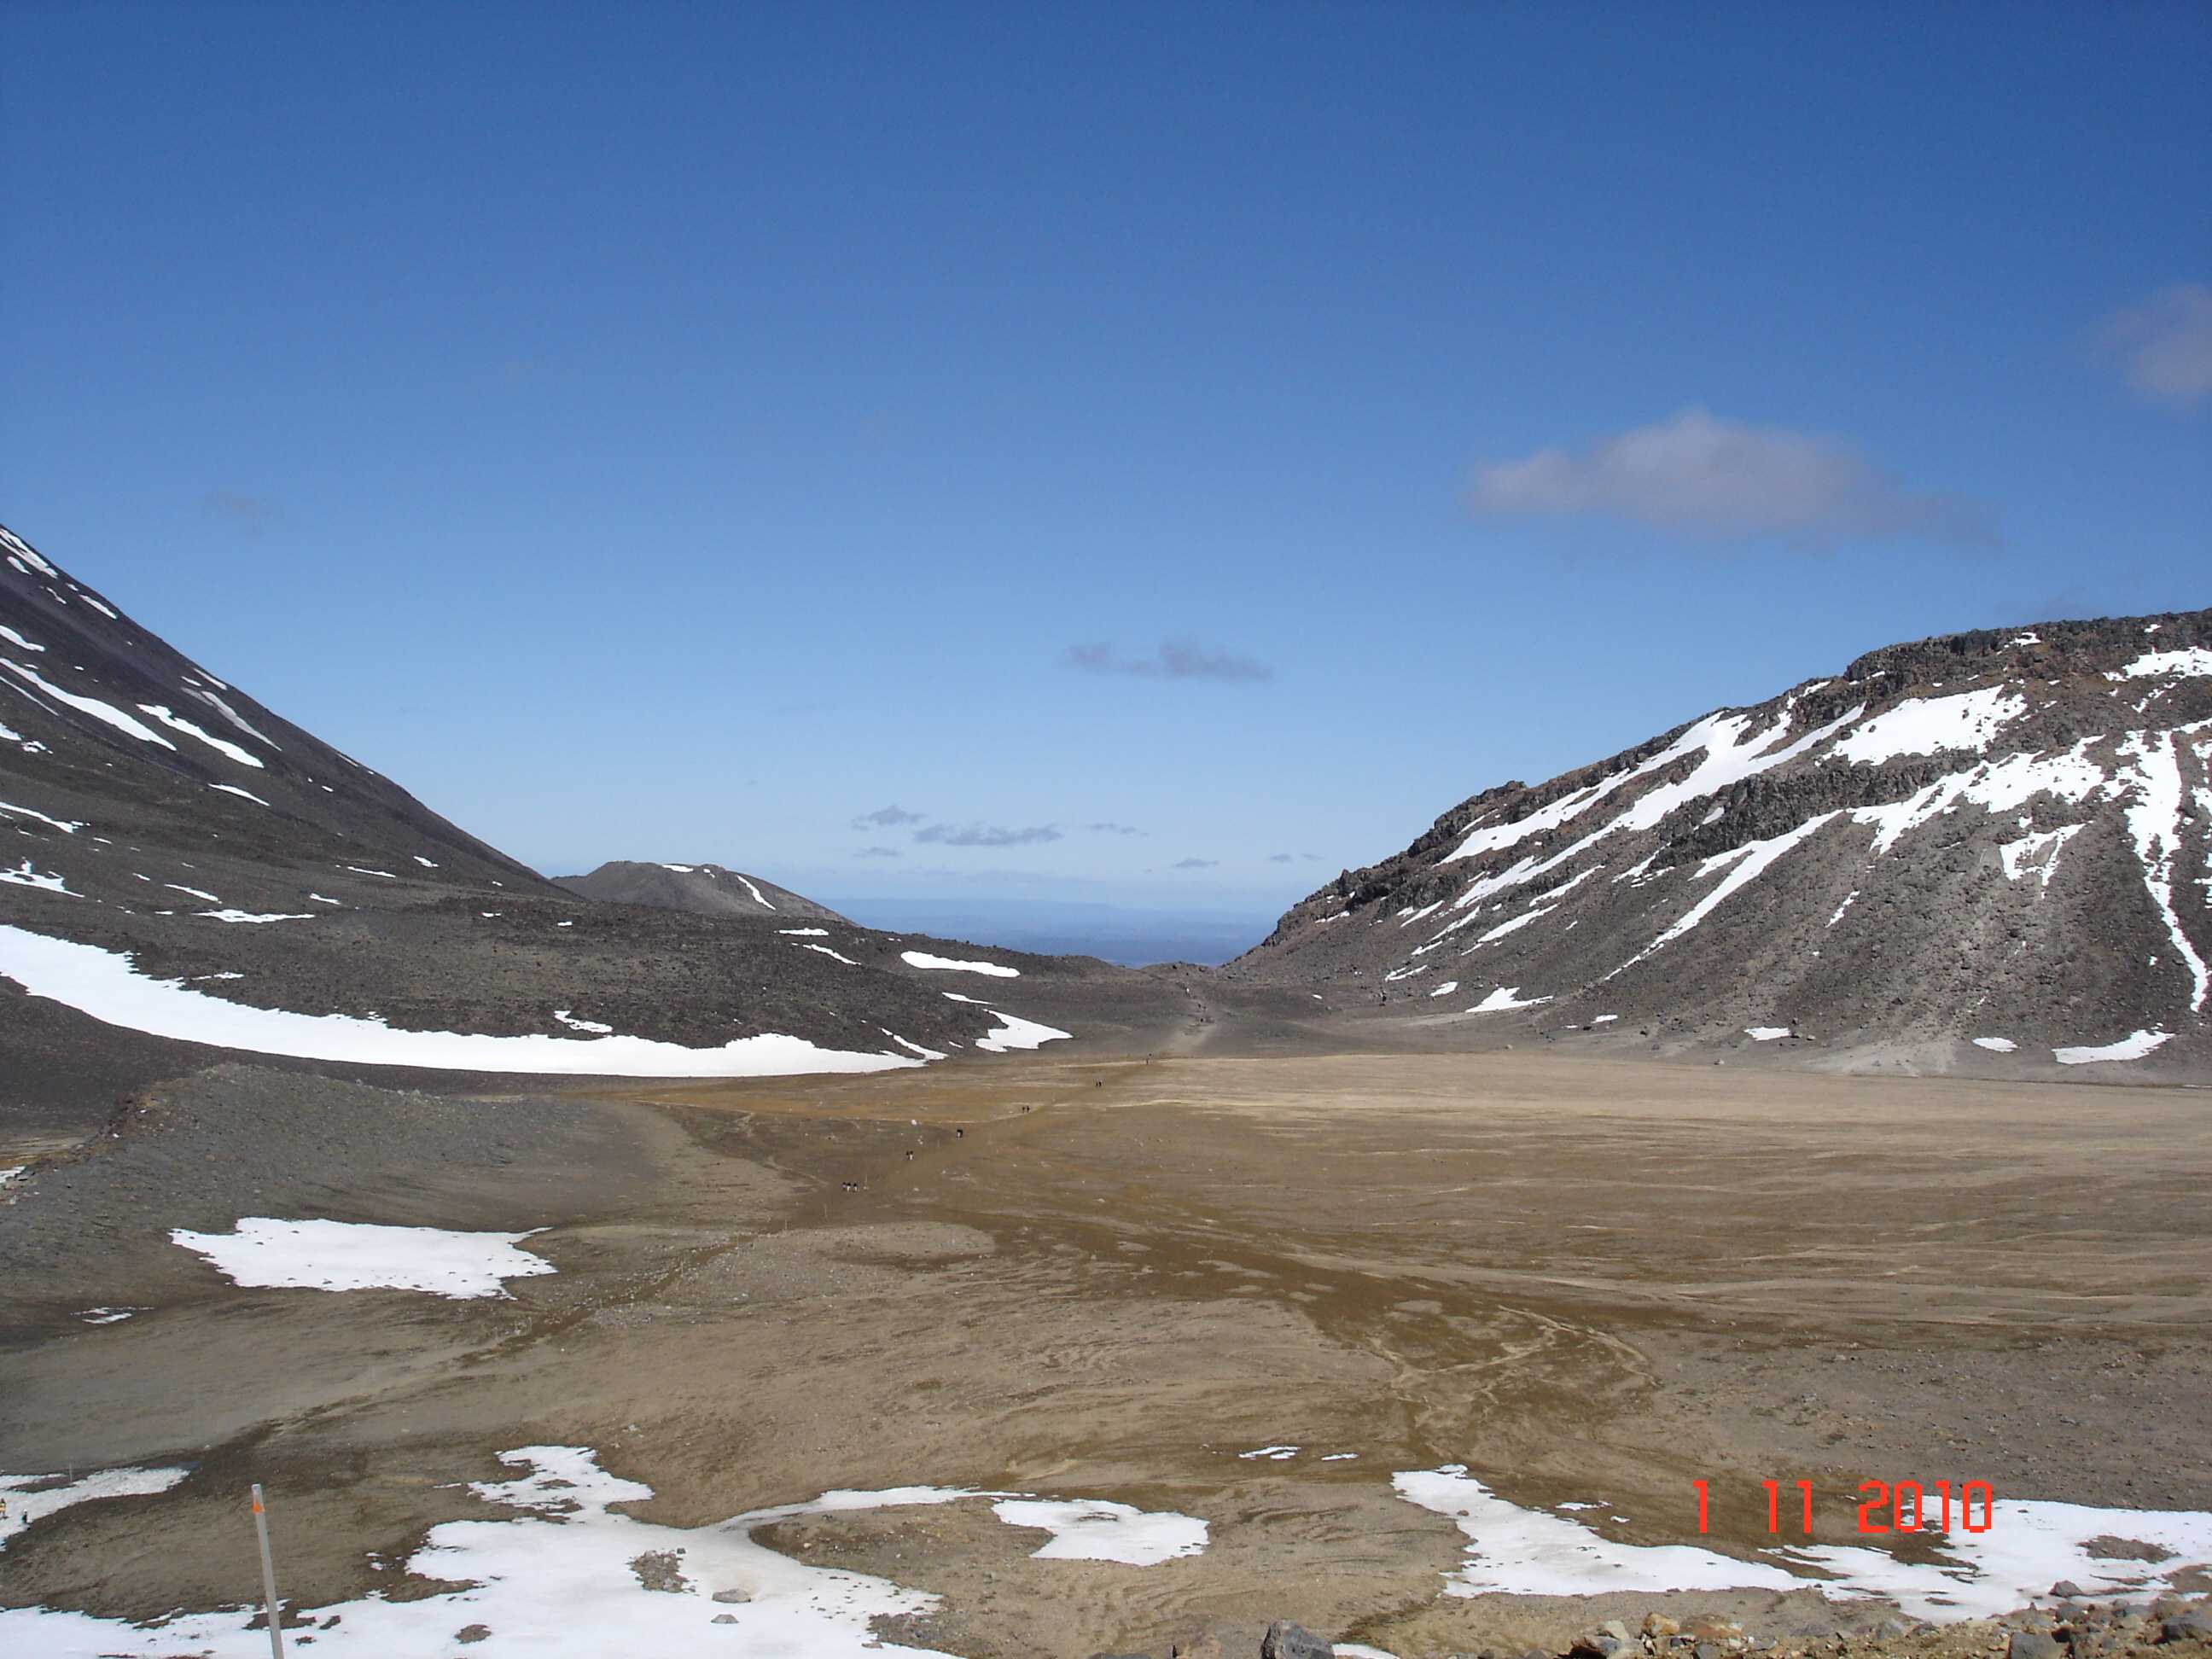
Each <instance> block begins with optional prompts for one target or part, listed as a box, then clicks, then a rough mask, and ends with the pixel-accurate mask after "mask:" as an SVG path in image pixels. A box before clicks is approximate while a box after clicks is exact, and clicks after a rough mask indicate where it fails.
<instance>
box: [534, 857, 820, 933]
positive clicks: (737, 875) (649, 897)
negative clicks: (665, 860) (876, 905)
mask: <svg viewBox="0 0 2212 1659" xmlns="http://www.w3.org/2000/svg"><path fill="white" fill-rule="evenodd" d="M553 879H554V880H555V881H556V882H557V883H558V884H560V885H562V886H563V887H565V888H567V889H568V890H569V891H570V892H572V893H581V894H582V895H583V896H585V897H586V898H591V899H600V900H604V901H605V902H609V903H612V904H644V905H650V906H651V907H653V908H654V909H657V910H688V911H690V913H691V914H692V915H701V916H744V917H747V918H750V919H751V920H754V921H766V920H768V919H769V918H771V917H781V918H782V919H783V920H784V921H792V920H793V919H797V920H799V921H836V922H843V923H844V925H845V926H847V927H851V926H852V924H851V923H850V922H849V921H846V919H845V918H844V917H843V916H841V915H838V914H837V913H836V911H835V910H832V909H831V908H829V906H828V905H826V904H817V903H816V902H814V901H813V900H812V899H811V898H805V897H802V896H800V895H799V894H797V893H794V892H793V891H792V890H790V889H789V888H787V887H779V886H777V885H776V884H775V883H774V882H772V881H769V880H766V879H765V878H762V877H760V876H749V875H746V874H745V873H744V872H743V871H741V870H726V869H724V868H723V867H722V866H720V865H719V864H640V863H635V862H632V861H631V860H628V859H617V860H613V861H612V862H611V863H607V864H603V865H601V866H599V868H598V869H596V870H594V871H592V873H591V874H589V875H588V876H556V877H554V878H553Z"/></svg>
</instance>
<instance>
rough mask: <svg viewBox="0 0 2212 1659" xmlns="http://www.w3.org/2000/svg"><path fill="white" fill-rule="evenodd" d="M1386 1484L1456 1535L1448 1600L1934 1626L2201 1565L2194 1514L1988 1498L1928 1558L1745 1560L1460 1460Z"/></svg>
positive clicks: (2198, 1517) (2153, 1584)
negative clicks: (1880, 1609) (1754, 1609)
mask: <svg viewBox="0 0 2212 1659" xmlns="http://www.w3.org/2000/svg"><path fill="white" fill-rule="evenodd" d="M1392 1484H1393V1485H1394V1486H1395V1487H1396V1489H1397V1492H1398V1495H1399V1496H1400V1497H1401V1498H1404V1499H1406V1500H1407V1502H1408V1503H1412V1504H1419V1506H1420V1507H1421V1508H1423V1509H1425V1510H1433V1511H1434V1512H1435V1513H1437V1514H1438V1515H1443V1516H1450V1517H1451V1518H1452V1519H1453V1520H1454V1521H1455V1522H1458V1524H1459V1528H1460V1530H1461V1531H1462V1533H1464V1534H1467V1537H1468V1549H1467V1560H1466V1562H1465V1564H1464V1565H1462V1567H1461V1568H1460V1569H1459V1570H1458V1571H1456V1572H1455V1573H1453V1574H1451V1575H1450V1576H1449V1577H1448V1578H1447V1579H1446V1580H1445V1583H1444V1589H1445V1593H1446V1594H1448V1595H1463V1596H1464V1595H1491V1594H1505V1595H1602V1594H1606V1593H1607V1592H1611V1591H1619V1590H1632V1591H1641V1592H1646V1593H1656V1592H1661V1591H1666V1590H1697V1589H1778V1590H1779V1589H1817V1590H1818V1591H1820V1594H1821V1595H1824V1596H1826V1597H1827V1598H1828V1599H1830V1600H1831V1601H1839V1600H1850V1599H1852V1598H1854V1597H1858V1596H1867V1595H1887V1596H1892V1597H1894V1598H1895V1599H1896V1601H1897V1602H1898V1604H1899V1606H1900V1607H1903V1608H1904V1609H1905V1612H1906V1613H1909V1614H1911V1616H1913V1617H1915V1618H1918V1619H1926V1620H1931V1621H1935V1622H1943V1621H1947V1620H1965V1619H1984V1618H1990V1617H1992V1616H1994V1615H1995V1614H1997V1613H2005V1612H2008V1611H2010V1610H2011V1609H2012V1608H2014V1607H2021V1606H2024V1605H2026V1604H2027V1602H2028V1601H2030V1600H2031V1599H2033V1598H2035V1597H2039V1596H2042V1595H2045V1594H2046V1593H2047V1592H2048V1591H2049V1589H2050V1588H2051V1585H2052V1584H2053V1583H2057V1581H2058V1580H2060V1579H2065V1578H2070V1579H2072V1580H2073V1581H2074V1582H2075V1583H2077V1584H2079V1585H2081V1587H2082V1589H2083V1590H2084V1591H2085V1592H2086V1593H2087V1595H2091V1596H2096V1597H2100V1598H2101V1597H2104V1596H2117V1595H2126V1596H2128V1597H2130V1599H2133V1600H2137V1601H2147V1600H2148V1599H2149V1598H2150V1597H2151V1596H2152V1595H2156V1594H2158V1593H2159V1592H2160V1590H2162V1589H2166V1588H2167V1587H2168V1586H2170V1585H2171V1584H2172V1581H2173V1579H2174V1577H2176V1576H2177V1575H2180V1574H2183V1573H2185V1572H2187V1571H2189V1570H2190V1569H2191V1567H2197V1568H2199V1569H2200V1570H2201V1569H2202V1568H2203V1566H2205V1565H2212V1514H2206V1513H2203V1512H2202V1511H2200V1510H2112V1509H2094V1508H2089V1507H2087V1506H2085V1505H2082V1504H2050V1503H2041V1502H2036V1501H2033V1500H2027V1499H2020V1498H1997V1499H1995V1500H1994V1504H1993V1510H1992V1514H1991V1522H1992V1524H1991V1525H1990V1528H1989V1530H1987V1531H1986V1532H1979V1533H1970V1532H1967V1531H1965V1530H1964V1529H1963V1528H1958V1529H1954V1530H1953V1531H1951V1532H1948V1533H1945V1534H1941V1537H1942V1541H1941V1543H1940V1544H1937V1545H1936V1554H1937V1558H1938V1559H1936V1560H1935V1561H1933V1562H1924V1563H1916V1562H1907V1561H1900V1560H1899V1559H1897V1558H1896V1557H1895V1556H1893V1555H1889V1554H1887V1553H1884V1552H1883V1551H1881V1550H1875V1549H1867V1548H1863V1547H1856V1546H1829V1545H1790V1546H1784V1547H1776V1548H1772V1549H1767V1550H1764V1551H1761V1552H1760V1553H1761V1554H1763V1555H1765V1556H1767V1557H1770V1558H1771V1560H1768V1561H1746V1560H1742V1559H1739V1558H1737V1557H1735V1556H1731V1555H1723V1554H1720V1553H1717V1551H1713V1550H1708V1549H1702V1548H1699V1547H1694V1546H1691V1545H1683V1544H1628V1543H1622V1542H1620V1541H1615V1540H1613V1539H1610V1538H1607V1537H1606V1536H1605V1535H1604V1534H1601V1533H1599V1532H1596V1531H1595V1530H1593V1529H1592V1528H1589V1527H1585V1526H1584V1525H1583V1524H1582V1522H1579V1521H1577V1520H1573V1519H1571V1518H1569V1517H1568V1516H1562V1515H1554V1514H1551V1513H1548V1512H1547V1511H1545V1510H1524V1509H1522V1508H1521V1507H1520V1506H1519V1505H1518V1504H1511V1503H1509V1502H1507V1501H1506V1500H1505V1499H1504V1498H1499V1497H1498V1495H1497V1494H1496V1493H1494V1492H1492V1491H1491V1490H1490V1488H1489V1487H1487V1486H1484V1485H1483V1483H1482V1482H1481V1481H1480V1480H1476V1479H1475V1478H1474V1476H1473V1475H1471V1474H1468V1472H1467V1469H1466V1468H1465V1466H1464V1465H1462V1464H1456V1463H1454V1464H1447V1465H1445V1466H1444V1467H1443V1468H1440V1469H1431V1470H1424V1471H1419V1472H1414V1473H1408V1474H1399V1475H1396V1476H1395V1477H1394V1478H1393V1481H1392ZM1560 1507H1562V1508H1566V1507H1569V1506H1568V1505H1565V1504H1563V1505H1561V1506H1560ZM1573 1507H1576V1508H1583V1507H1588V1506H1587V1505H1580V1504H1577V1505H1574V1506H1573ZM2103 1538H2121V1539H2134V1540H2142V1541H2145V1542H2148V1543H2152V1544H2155V1545H2157V1546H2158V1547H2160V1548H2161V1549H2164V1550H2166V1551H2169V1552H2171V1553H2170V1554H2169V1555H2168V1556H2167V1557H2166V1559H2162V1560H2160V1561H2159V1562H2158V1563H2157V1564H2156V1565H2149V1564H2147V1563H2145V1562H2143V1561H2141V1560H2124V1559H2116V1558H2111V1557H2105V1556H2099V1555H2093V1554H2092V1553H2090V1550H2089V1548H2088V1545H2089V1543H2090V1541H2093V1540H2098V1539H2103ZM1797 1567H1803V1568H1805V1569H1807V1570H1808V1571H1804V1572H1799V1571H1793V1570H1792V1569H1795V1568H1797ZM1814 1573H1822V1574H1828V1575H1832V1577H1814V1576H1813V1574H1814Z"/></svg>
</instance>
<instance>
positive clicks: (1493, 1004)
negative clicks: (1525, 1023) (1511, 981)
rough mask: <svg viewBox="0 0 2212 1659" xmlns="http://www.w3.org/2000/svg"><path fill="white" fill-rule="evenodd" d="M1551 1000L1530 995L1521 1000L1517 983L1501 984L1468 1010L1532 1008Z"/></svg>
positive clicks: (1480, 1011) (1483, 1012)
mask: <svg viewBox="0 0 2212 1659" xmlns="http://www.w3.org/2000/svg"><path fill="white" fill-rule="evenodd" d="M1550 1000H1551V998H1549V997H1530V998H1528V1000H1526V1001H1523V1000H1522V997H1521V987H1519V986H1517V985H1512V986H1506V985H1501V986H1499V987H1498V988H1497V989H1496V990H1494V991H1492V993H1491V994H1489V995H1488V996H1486V997H1485V998H1483V1000H1481V1001H1480V1002H1478V1003H1476V1004H1475V1005H1474V1007H1472V1008H1470V1009H1468V1012H1469V1013H1470V1014H1497V1013H1503V1012H1505V1011H1506V1010H1507V1009H1509V1008H1534V1007H1536V1006H1539V1005H1540V1004H1542V1003H1547V1002H1549V1001H1550Z"/></svg>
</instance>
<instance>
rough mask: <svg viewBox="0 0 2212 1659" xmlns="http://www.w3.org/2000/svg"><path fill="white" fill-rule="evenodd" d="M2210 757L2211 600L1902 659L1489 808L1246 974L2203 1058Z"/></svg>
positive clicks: (2031, 1071)
mask: <svg viewBox="0 0 2212 1659" xmlns="http://www.w3.org/2000/svg"><path fill="white" fill-rule="evenodd" d="M2208 756H2212V611H2190V612H2181V613H2172V614H2167V615H2163V616H2157V617H2129V618H2118V619H2107V620H2102V621H2093V622H2070V623H2041V624H2039V625H2037V626H2035V627H2033V628H2027V629H1983V630H1978V631H1976V632H1972V633H1966V634H1954V635H1946V636H1944V637H1942V638H1938V639H1930V640H1923V641H1917V642H1914V643H1911V644H1907V645H1899V646H1893V647H1888V648H1887V649H1883V650H1879V651H1873V652H1869V653H1867V654H1865V655H1863V656H1862V657H1860V658H1858V659H1857V660H1855V661H1853V662H1851V663H1850V665H1847V666H1846V667H1845V668H1844V670H1843V671H1842V672H1841V673H1840V674H1839V675H1837V676H1833V677H1831V678H1821V679H1814V680H1809V681H1807V682H1805V683H1803V684H1800V685H1797V686H1796V687H1793V688H1792V689H1790V690H1788V691H1786V692H1784V693H1783V694H1781V695H1780V696H1776V697H1773V698H1771V699H1769V700H1768V701H1767V702H1763V703H1759V704H1757V705H1754V706H1753V707H1750V708H1723V709H1718V710H1716V711H1714V712H1713V713H1711V714H1707V715H1705V716H1704V717H1702V718H1701V719H1699V720H1692V721H1689V722H1686V723H1685V724H1683V725H1681V726H1676V727H1674V728H1673V729H1672V730H1670V731H1668V732H1662V734H1660V735H1659V736H1657V737H1655V738H1651V739H1650V740H1649V741H1648V742H1646V743H1644V744H1639V745H1638V746H1637V747H1636V748H1634V749H1631V750H1626V751H1624V752H1623V753H1620V754H1618V755H1615V756H1613V757H1609V758H1607V759H1606V760H1602V761H1600V762H1597V763H1595V764H1592V765H1589V766H1585V767H1582V768H1578V769H1576V770H1574V771H1571V772H1568V773H1565V774H1562V775H1560V776H1559V777H1556V778H1553V779H1552V780H1550V781H1547V782H1544V783H1541V784H1537V785H1534V786H1529V785H1527V784H1523V783H1521V782H1518V781H1515V782H1510V783H1505V784H1501V785H1498V786H1496V787H1492V788H1489V789H1486V790H1484V791H1483V792H1481V793H1479V794H1476V795H1473V796H1470V797H1469V798H1468V799H1465V800H1463V801H1462V802H1461V803H1460V804H1459V805H1456V806H1454V807H1452V808H1451V809H1450V810H1449V811H1446V812H1445V813H1443V815H1442V816H1441V817H1438V818H1437V821H1436V822H1435V823H1434V824H1432V825H1431V827H1430V828H1429V829H1427V830H1426V831H1425V833H1423V834H1422V835H1421V836H1419V837H1417V838H1416V839H1415V840H1414V841H1413V842H1412V844H1411V845H1409V846H1408V847H1407V848H1406V849H1405V850H1404V851H1403V852H1401V853H1399V854H1395V855H1394V856H1392V857H1390V858H1387V859H1384V860H1381V861H1380V862H1378V863H1376V864H1374V865H1370V866H1367V867H1365V868H1364V869H1359V870H1347V871H1346V872H1343V873H1341V874H1340V875H1339V876H1338V877H1337V878H1336V879H1335V880H1334V881H1333V882H1331V883H1329V884H1328V885H1327V886H1325V887H1323V888H1322V889H1321V890H1319V891H1317V892H1316V893H1314V894H1312V895H1310V896H1309V897H1307V898H1306V899H1304V901H1302V902H1300V903H1298V904H1297V905H1295V906H1293V907H1292V908H1291V910H1289V911H1288V912H1287V913H1286V914H1285V915H1284V916H1283V918H1282V920H1281V921H1280V922H1279V925H1278V926H1277V927H1276V928H1275V930H1274V932H1273V933H1272V934H1271V935H1270V936H1269V937H1268V939H1267V940H1266V941H1265V942H1264V943H1263V944H1262V945H1260V946H1258V947H1257V948H1256V949H1255V950H1253V951H1250V952H1248V953H1247V954H1246V955H1245V956H1243V957H1239V958H1238V959H1237V961H1235V962H1233V963H1229V964H1226V965H1225V967H1224V968H1223V969H1220V970H1219V971H1220V972H1221V973H1222V974H1223V975H1225V976H1226V977H1228V978H1231V979H1234V980H1243V981H1253V982H1261V983H1272V984H1279V985H1288V984H1320V983H1322V982H1325V981H1335V982H1336V987H1335V988H1336V989H1337V990H1338V991H1340V992H1348V993H1350V994H1352V996H1353V998H1354V999H1355V1000H1364V1001H1366V1002H1369V1003H1371V1004H1372V1005H1374V1006H1375V1007H1376V1009H1377V1010H1378V1011H1388V1012H1391V1013H1392V1014H1394V1015H1395V1016H1399V1017H1402V1018H1407V1019H1412V1020H1419V1021H1424V1022H1427V1023H1435V1022H1439V1021H1447V1020H1449V1021H1459V1022H1466V1023H1470V1024H1472V1023H1474V1022H1480V1024H1481V1026H1482V1028H1483V1029H1484V1030H1486V1031H1487V1032H1489V1033H1492V1034H1493V1035H1495V1036H1498V1037H1500V1038H1510V1037H1512V1036H1516V1035H1518V1036H1522V1038H1523V1040H1525V1039H1526V1036H1528V1035H1529V1034H1531V1033H1532V1032H1535V1033H1541V1034H1542V1035H1544V1036H1549V1037H1553V1038H1554V1039H1556V1038H1558V1037H1560V1036H1565V1035H1566V1034H1568V1033H1573V1034H1575V1036H1574V1038H1573V1040H1576V1041H1580V1042H1594V1043H1600V1044H1603V1045H1606V1046H1615V1047H1626V1046H1629V1045H1633V1046H1634V1047H1636V1048H1640V1049H1649V1048H1657V1049H1660V1050H1662V1051H1680V1050H1683V1049H1692V1048H1694V1049H1697V1050H1699V1051H1705V1050H1711V1049H1714V1048H1730V1049H1738V1050H1743V1051H1746V1052H1748V1053H1756V1054H1764V1055H1766V1056H1770V1057H1772V1056H1778V1055H1782V1054H1791V1055H1793V1056H1794V1057H1796V1058H1798V1059H1800V1060H1813V1061H1814V1062H1815V1063H1826V1064H1845V1065H1853V1066H1869V1067H1873V1066H1892V1067H1899V1068H1903V1069H1907V1070H1913V1071H1945V1070H1954V1069H1974V1070H1981V1071H1985V1072H1992V1073H1998V1074H2002V1075H2033V1076H2052V1075H2063V1074H2066V1073H2069V1071H2072V1069H2073V1068H2074V1067H2077V1066H2093V1067H2094V1068H2095V1070H2094V1072H2093V1073H2087V1074H2091V1075H2097V1076H2100V1077H2112V1076H2114V1075H2142V1076H2150V1077H2178V1076H2195V1075H2198V1074H2200V1073H2203V1072H2204V1071H2205V1070H2206V1069H2208V1067H2212V1027H2208V1023H2207V1016H2208V988H2209V987H2212V971H2208V968H2207V963H2208V961H2212V903H2208V901H2212V862H2208V854H2212V776H2208V767H2207V760H2208ZM1346 981H1351V982H1352V983H1350V984H1347V983H1346ZM1814 1050H1817V1051H1818V1052H1813V1051H1814ZM2075 1074H2076V1075H2081V1074H2084V1073H2075Z"/></svg>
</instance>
